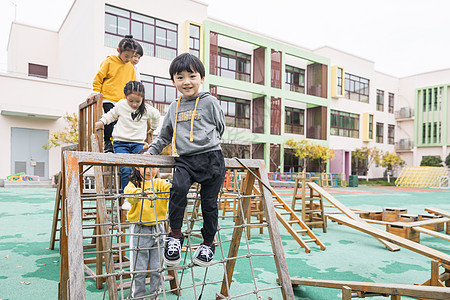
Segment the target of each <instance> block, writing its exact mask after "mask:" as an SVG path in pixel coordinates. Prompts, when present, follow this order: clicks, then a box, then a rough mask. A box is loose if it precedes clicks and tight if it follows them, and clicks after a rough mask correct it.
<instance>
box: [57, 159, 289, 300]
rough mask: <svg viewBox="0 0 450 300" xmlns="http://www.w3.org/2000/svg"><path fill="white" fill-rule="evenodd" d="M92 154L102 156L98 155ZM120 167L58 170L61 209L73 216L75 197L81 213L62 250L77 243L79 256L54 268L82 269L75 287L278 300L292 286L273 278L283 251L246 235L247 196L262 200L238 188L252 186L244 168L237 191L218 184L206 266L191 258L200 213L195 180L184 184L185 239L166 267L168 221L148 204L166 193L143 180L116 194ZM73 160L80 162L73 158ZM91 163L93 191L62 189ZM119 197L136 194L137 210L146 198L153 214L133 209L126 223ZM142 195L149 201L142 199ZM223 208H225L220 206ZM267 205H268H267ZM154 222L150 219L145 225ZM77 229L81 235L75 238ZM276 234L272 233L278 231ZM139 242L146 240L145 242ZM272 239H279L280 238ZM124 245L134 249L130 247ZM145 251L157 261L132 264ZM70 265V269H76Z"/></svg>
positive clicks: (126, 295)
mask: <svg viewBox="0 0 450 300" xmlns="http://www.w3.org/2000/svg"><path fill="white" fill-rule="evenodd" d="M74 153H75V152H74ZM79 155H82V156H89V153H86V152H84V153H82V154H81V152H80V153H79ZM96 155H97V156H101V157H102V156H104V154H96ZM69 156H70V154H69ZM114 156H118V155H117V154H115V155H114ZM141 160H142V159H141ZM247 161H250V160H247ZM72 162H73V161H72ZM67 163H68V164H70V163H71V161H70V160H67V158H66V164H67ZM99 165H101V166H99ZM121 165H123V162H122V163H111V162H104V163H102V162H100V161H98V159H97V157H96V162H95V163H92V164H89V163H83V164H82V171H80V172H79V174H78V176H77V174H76V172H75V173H70V170H71V169H72V170H73V168H70V167H69V168H68V169H69V171H68V172H66V177H65V183H66V190H67V191H68V193H69V194H70V195H68V197H67V198H68V201H69V202H68V204H67V206H68V208H69V209H70V208H71V207H72V213H73V214H76V209H74V208H75V207H76V206H77V202H78V203H79V204H80V213H81V215H82V219H81V222H80V225H81V229H80V230H79V231H78V232H77V230H75V229H72V232H71V231H70V230H69V233H68V246H69V247H68V248H69V249H73V248H74V247H78V248H79V249H82V255H79V256H78V259H75V260H73V263H72V265H70V263H69V267H68V268H67V269H66V270H62V271H63V272H64V271H66V272H68V274H69V278H70V277H71V276H72V277H73V278H78V277H79V276H80V275H83V276H82V277H83V278H82V279H81V280H82V281H83V282H82V284H81V285H80V286H81V287H83V286H84V289H92V286H96V287H97V288H102V287H103V283H104V282H106V287H105V288H104V292H103V299H108V298H109V299H180V298H183V299H202V297H203V298H204V299H212V298H213V297H214V298H216V299H271V298H272V299H283V298H286V297H285V294H286V291H285V290H286V289H287V290H288V291H289V290H290V291H292V288H291V287H290V286H289V287H286V284H283V283H281V284H280V285H278V284H277V277H283V274H280V270H285V271H286V272H287V267H285V264H286V261H285V258H284V252H282V251H283V250H282V249H278V248H281V247H273V242H272V241H273V237H270V242H271V245H269V244H268V243H267V242H265V241H264V240H263V239H262V238H258V239H255V241H252V242H250V241H249V238H250V234H249V232H248V231H249V230H250V224H248V223H247V214H248V211H249V209H250V205H251V202H252V201H265V198H264V193H261V195H256V194H252V193H251V192H250V193H248V192H247V193H246V192H245V191H246V186H247V191H251V190H252V189H251V188H248V186H249V185H251V187H253V184H254V182H255V178H254V177H253V176H252V175H251V174H250V173H247V174H246V175H245V176H246V177H247V179H249V180H246V184H243V186H241V189H240V190H237V191H236V192H233V191H232V192H228V191H226V190H225V189H222V191H221V192H220V194H219V198H218V207H219V208H222V210H223V211H222V212H219V220H218V228H217V233H216V236H215V241H214V244H215V256H214V259H213V262H212V264H211V265H210V266H209V267H200V266H197V265H195V264H194V262H193V260H194V253H195V251H196V249H197V248H198V247H199V245H200V244H201V243H202V241H203V240H202V236H201V228H202V225H203V218H202V213H201V199H200V190H201V185H198V184H194V185H193V186H192V187H191V189H190V191H189V193H188V204H187V207H186V210H185V217H184V220H183V227H182V233H183V234H184V236H185V240H184V244H183V247H182V254H181V262H180V263H179V265H178V266H174V267H167V266H166V265H165V264H164V261H163V249H164V246H165V240H166V237H167V235H168V232H169V228H168V220H167V219H161V220H160V219H158V217H157V216H158V215H157V205H156V202H157V200H158V199H165V200H168V198H167V192H166V193H164V192H156V191H155V189H154V188H153V187H154V179H153V178H152V179H151V180H146V179H145V178H144V179H143V180H144V182H143V184H144V186H145V184H150V186H151V189H148V190H147V191H145V192H141V193H137V194H124V193H123V192H121V191H120V189H119V182H120V180H119V166H121ZM127 165H128V166H136V165H139V167H144V168H151V167H160V166H158V165H157V164H152V163H151V162H150V163H149V162H147V163H142V162H140V163H139V164H133V163H132V162H127ZM79 166H81V164H78V167H79ZM93 166H95V167H94V169H95V170H96V172H95V191H94V190H92V189H85V188H84V187H81V190H79V193H77V192H75V193H70V191H71V189H72V190H73V187H74V186H77V185H78V186H80V184H79V180H82V177H83V176H88V175H89V172H91V168H92V167H93ZM241 171H242V169H241ZM252 177H253V178H252ZM250 179H253V180H250ZM224 186H225V185H224ZM126 198H133V199H138V200H139V201H141V204H142V205H141V208H142V207H144V205H148V202H150V208H151V209H153V211H154V214H155V218H156V220H155V221H154V222H144V221H142V209H141V211H140V217H139V221H137V222H129V221H127V218H126V213H127V211H125V210H123V209H122V205H123V201H124V199H126ZM144 200H149V201H146V202H147V204H145V203H144ZM270 203H271V202H270ZM230 206H231V207H232V208H231V209H226V208H230ZM267 209H272V210H273V204H272V206H271V207H270V208H267ZM69 219H70V213H69ZM71 222H72V223H75V222H76V219H75V218H72V221H71ZM69 223H70V222H69ZM156 224H158V225H157V226H146V225H156ZM272 224H273V223H272ZM142 225H144V226H142ZM70 226H72V225H70ZM270 226H272V227H274V225H270V223H269V222H263V223H262V224H261V227H262V228H268V229H269V230H266V232H268V233H269V235H270V234H271V232H272V228H269V227H270ZM275 226H276V220H275ZM149 227H152V228H153V231H148V230H146V229H147V228H149ZM144 231H145V232H144ZM276 232H278V228H276ZM77 234H78V235H81V237H75V235H77ZM276 238H278V239H280V237H279V233H278V237H276ZM266 240H269V239H266ZM132 241H133V242H132ZM143 241H151V242H152V243H151V245H150V246H149V244H148V243H143ZM279 241H280V244H281V240H279ZM132 244H134V245H135V247H132V246H131V245H132ZM274 249H275V250H274ZM276 249H278V250H276ZM274 251H275V252H274ZM279 251H281V252H279ZM149 252H150V253H151V255H153V257H157V263H156V264H155V263H154V262H153V263H152V262H151V260H149V265H148V268H137V262H138V259H139V258H141V259H146V257H147V256H148V253H149ZM61 255H62V256H63V255H68V253H63V252H62V253H61ZM75 256H76V255H75ZM69 257H70V256H69ZM143 257H145V258H143ZM69 261H70V260H69ZM79 264H81V265H82V266H83V268H82V270H83V271H82V272H81V271H79V270H80V269H79ZM283 264H284V265H283ZM75 269H78V275H76V273H77V271H76V270H75ZM79 273H82V274H79ZM277 273H278V274H277ZM143 277H145V287H146V289H145V294H144V295H142V296H136V295H133V293H132V290H133V289H132V287H133V286H136V282H137V280H139V279H138V278H141V279H140V280H143V279H142V278H143ZM141 282H142V281H141ZM155 282H156V284H155ZM70 284H72V282H70ZM155 287H156V288H155ZM71 289H72V288H71ZM71 289H70V293H71V294H72V290H71ZM152 289H153V291H152ZM76 293H80V294H82V295H84V294H85V290H81V291H76Z"/></svg>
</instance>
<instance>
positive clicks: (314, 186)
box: [307, 182, 400, 251]
mask: <svg viewBox="0 0 450 300" xmlns="http://www.w3.org/2000/svg"><path fill="white" fill-rule="evenodd" d="M307 185H308V186H309V187H310V188H311V189H312V190H314V191H316V192H317V193H318V194H319V195H320V196H322V197H324V198H325V199H327V200H328V202H330V203H331V204H332V205H333V206H334V207H336V208H337V209H339V210H340V211H342V212H343V213H344V214H345V215H346V216H347V217H349V218H351V219H353V220H355V221H357V222H359V223H362V224H365V225H367V226H370V225H369V224H367V223H366V221H365V219H362V218H360V217H359V216H358V215H357V214H355V213H354V212H353V211H352V210H351V209H349V208H348V207H347V206H345V205H344V204H342V203H341V202H339V201H338V200H337V199H336V198H334V197H333V196H331V195H330V193H328V192H327V191H325V190H324V189H323V188H321V187H320V186H318V185H317V184H316V183H314V182H308V183H307ZM370 227H372V226H370ZM373 228H375V227H373ZM379 241H380V242H381V243H382V244H383V245H385V246H386V248H388V249H389V250H390V251H398V250H400V248H399V247H397V246H395V245H393V244H392V243H389V242H388V241H383V240H379Z"/></svg>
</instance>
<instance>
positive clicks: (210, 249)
mask: <svg viewBox="0 0 450 300" xmlns="http://www.w3.org/2000/svg"><path fill="white" fill-rule="evenodd" d="M215 251H216V246H214V244H212V245H211V246H206V245H203V244H201V245H200V247H198V248H197V251H195V254H194V264H196V265H199V266H202V267H208V266H210V265H211V263H212V260H213V259H214V252H215Z"/></svg>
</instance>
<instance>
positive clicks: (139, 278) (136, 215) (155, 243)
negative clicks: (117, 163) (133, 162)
mask: <svg viewBox="0 0 450 300" xmlns="http://www.w3.org/2000/svg"><path fill="white" fill-rule="evenodd" d="M157 173H158V169H157V168H133V171H132V173H131V176H130V182H129V183H128V185H127V186H126V187H125V189H124V193H125V195H126V196H129V197H130V196H134V195H135V196H134V197H132V198H127V200H128V202H129V203H130V204H131V209H130V210H129V212H128V215H127V219H128V221H129V222H131V223H132V224H131V225H130V233H131V234H132V235H131V237H130V248H131V249H134V250H132V251H130V262H131V263H130V269H131V271H143V270H148V269H149V267H150V270H157V269H159V268H161V266H162V265H161V262H162V259H163V255H164V248H163V245H164V235H161V233H164V232H165V230H164V224H163V223H164V220H165V219H166V215H167V202H168V201H169V191H170V188H171V186H172V184H170V183H169V182H167V181H165V180H163V179H160V178H156V175H157ZM152 178H153V180H152ZM144 179H145V180H144ZM143 193H144V194H147V198H142V196H143ZM154 196H156V199H155V198H154ZM152 198H153V199H152ZM158 233H160V235H158ZM133 234H137V235H133ZM142 234H145V235H142ZM146 276H147V273H145V272H142V273H135V274H134V279H133V284H132V287H131V289H132V297H133V298H136V297H142V296H144V295H147V296H148V295H150V299H156V297H157V294H158V292H159V290H160V287H161V284H162V281H163V278H164V275H163V274H161V273H158V272H156V271H153V272H150V290H149V293H148V294H147V293H146V287H145V277H146Z"/></svg>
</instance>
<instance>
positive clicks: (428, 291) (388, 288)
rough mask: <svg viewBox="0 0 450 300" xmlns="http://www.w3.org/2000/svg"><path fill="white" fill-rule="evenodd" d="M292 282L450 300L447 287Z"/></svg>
mask: <svg viewBox="0 0 450 300" xmlns="http://www.w3.org/2000/svg"><path fill="white" fill-rule="evenodd" d="M291 282H292V284H294V285H308V286H317V287H325V288H333V289H342V288H343V287H344V286H347V287H348V288H350V289H352V290H353V291H363V292H370V293H379V294H387V295H400V296H409V297H415V298H427V299H430V298H431V299H439V300H440V299H450V288H446V287H434V286H422V285H408V284H393V283H373V282H357V281H340V280H321V279H309V278H291ZM394 299H395V298H394ZM397 299H398V298H397Z"/></svg>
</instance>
